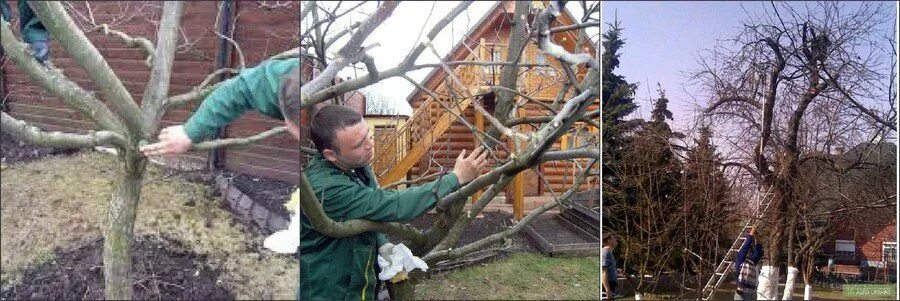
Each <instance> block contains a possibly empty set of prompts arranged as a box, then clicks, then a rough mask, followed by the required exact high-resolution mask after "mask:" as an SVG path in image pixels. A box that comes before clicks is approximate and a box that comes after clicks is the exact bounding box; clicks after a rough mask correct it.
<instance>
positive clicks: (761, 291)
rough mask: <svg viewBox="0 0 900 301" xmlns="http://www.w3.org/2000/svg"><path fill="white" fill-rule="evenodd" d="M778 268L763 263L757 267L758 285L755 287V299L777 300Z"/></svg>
mask: <svg viewBox="0 0 900 301" xmlns="http://www.w3.org/2000/svg"><path fill="white" fill-rule="evenodd" d="M778 276H779V274H778V268H777V267H774V266H771V265H764V266H762V267H761V268H760V269H759V286H757V288H756V299H758V300H778Z"/></svg>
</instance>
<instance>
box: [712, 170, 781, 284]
mask: <svg viewBox="0 0 900 301" xmlns="http://www.w3.org/2000/svg"><path fill="white" fill-rule="evenodd" d="M771 190H772V187H771V186H770V188H769V191H766V192H763V191H761V190H757V191H756V202H757V207H756V208H757V210H756V213H755V214H754V216H753V217H751V218H750V220H748V221H747V223H745V224H744V226H743V227H742V228H741V233H739V234H738V236H737V238H735V240H734V242H732V243H731V246H730V247H729V248H728V252H726V253H725V257H723V258H722V261H721V262H719V265H718V266H716V270H715V271H713V274H712V276H710V277H709V281H707V282H706V286H704V287H703V291H702V292H701V295H700V297H701V298H702V299H703V300H710V299H712V297H713V295H714V294H715V293H716V289H717V288H718V287H719V286H720V285H722V282H723V281H724V280H725V276H727V275H728V272H729V270H731V268H732V266H733V263H734V260H735V256H736V255H737V252H738V251H739V250H740V249H741V246H742V245H743V244H744V242H745V241H746V240H747V235H748V234H750V229H752V228H753V227H755V226H756V225H757V223H758V222H759V220H761V219H762V218H763V217H765V215H766V212H768V211H769V206H770V205H772V196H773V193H772V191H771ZM734 268H735V269H737V268H739V267H734Z"/></svg>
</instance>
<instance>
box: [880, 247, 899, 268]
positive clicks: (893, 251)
mask: <svg viewBox="0 0 900 301" xmlns="http://www.w3.org/2000/svg"><path fill="white" fill-rule="evenodd" d="M881 261H882V262H884V263H887V265H888V266H893V265H894V264H896V263H897V242H883V243H881Z"/></svg>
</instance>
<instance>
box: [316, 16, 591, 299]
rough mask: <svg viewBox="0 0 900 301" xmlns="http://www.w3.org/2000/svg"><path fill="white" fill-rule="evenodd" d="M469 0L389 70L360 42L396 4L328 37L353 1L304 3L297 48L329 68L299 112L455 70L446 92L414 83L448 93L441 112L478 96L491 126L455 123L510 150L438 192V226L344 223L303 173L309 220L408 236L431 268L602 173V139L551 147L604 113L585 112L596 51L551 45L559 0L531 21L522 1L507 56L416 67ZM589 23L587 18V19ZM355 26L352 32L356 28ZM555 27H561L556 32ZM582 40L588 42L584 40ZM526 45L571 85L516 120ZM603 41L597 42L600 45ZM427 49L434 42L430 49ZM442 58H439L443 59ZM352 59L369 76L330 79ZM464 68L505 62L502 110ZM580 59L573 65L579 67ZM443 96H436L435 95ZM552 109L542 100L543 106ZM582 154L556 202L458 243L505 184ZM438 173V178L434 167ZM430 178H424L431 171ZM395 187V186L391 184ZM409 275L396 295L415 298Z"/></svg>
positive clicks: (345, 230) (338, 232)
mask: <svg viewBox="0 0 900 301" xmlns="http://www.w3.org/2000/svg"><path fill="white" fill-rule="evenodd" d="M470 3H471V2H462V3H460V4H459V5H457V6H456V7H455V8H454V9H452V10H451V11H450V12H449V13H447V14H446V15H444V16H443V17H441V18H440V20H439V21H438V22H437V23H436V24H435V25H434V27H432V28H431V29H430V30H428V31H427V34H426V37H424V38H423V39H422V42H421V43H418V44H416V45H415V46H414V48H413V49H412V50H411V51H410V52H409V53H408V54H407V55H406V56H405V57H404V58H403V60H401V62H400V63H399V64H398V65H397V66H396V67H394V68H390V69H387V70H377V68H376V67H375V64H374V63H373V62H374V59H376V58H373V57H371V56H369V55H367V54H366V51H367V50H368V49H370V48H371V47H374V46H376V45H362V43H363V41H364V40H365V39H366V37H367V36H368V35H370V34H371V33H372V32H373V31H374V30H375V29H376V28H377V27H378V26H379V25H380V24H381V23H383V22H384V21H385V20H387V19H388V18H391V14H392V12H393V10H394V9H395V8H396V7H397V5H398V3H397V2H393V1H387V2H383V3H381V5H380V6H379V7H378V8H377V10H376V11H375V12H374V13H372V14H371V15H369V17H368V18H366V19H365V20H364V21H362V22H360V23H358V24H353V25H352V26H351V28H348V29H346V30H340V31H338V32H336V33H334V34H332V35H328V34H327V33H326V32H327V28H328V26H329V24H332V23H333V22H334V20H335V19H337V18H339V17H340V16H342V15H345V14H346V13H348V12H349V11H352V10H354V9H356V7H351V8H349V9H348V10H347V11H342V10H339V9H337V8H335V9H334V11H327V10H324V9H322V8H321V7H319V6H318V5H316V3H315V2H313V1H310V2H307V3H306V4H305V5H303V6H302V7H303V8H302V9H301V18H307V16H309V17H310V18H311V20H312V21H313V22H312V25H310V26H307V27H304V28H301V45H306V46H305V47H307V49H303V48H301V52H302V53H311V54H313V56H314V57H315V60H316V61H317V62H318V63H319V64H320V66H323V69H322V70H321V72H319V73H318V76H317V77H315V78H313V79H312V80H310V81H309V82H307V83H305V84H302V85H301V89H300V90H301V100H302V101H301V103H302V105H301V106H302V109H309V108H311V107H312V106H314V105H315V104H317V103H320V102H323V101H326V100H328V99H331V98H334V97H336V96H338V95H342V94H343V93H346V92H349V91H352V90H355V89H360V88H363V87H366V86H369V85H372V84H374V83H376V82H379V81H381V80H384V79H387V78H391V77H403V78H405V79H407V80H409V81H412V80H411V79H410V78H409V77H408V76H407V74H408V73H409V72H411V71H415V70H418V69H422V68H435V67H436V68H442V69H443V70H444V71H445V72H446V73H447V74H448V75H449V76H448V79H447V80H448V82H447V85H446V86H447V87H448V88H447V91H446V92H443V91H430V90H428V89H425V88H424V87H422V86H421V85H419V84H418V83H415V82H413V84H415V85H417V87H418V88H420V89H423V90H425V92H426V93H428V94H429V95H430V96H431V97H433V98H434V99H439V98H446V99H448V100H447V101H444V102H440V105H441V107H442V108H443V111H447V112H451V111H453V109H454V108H456V107H457V106H459V105H460V103H461V102H463V101H472V102H473V105H474V107H475V109H476V111H477V114H481V115H483V116H484V117H485V119H486V120H488V121H489V122H490V128H489V129H488V130H487V131H486V133H485V132H482V131H480V130H478V129H477V128H476V127H474V126H473V125H471V124H469V123H468V122H467V121H466V120H465V118H463V117H462V116H456V117H457V120H458V121H459V122H461V123H463V124H465V125H467V127H468V128H469V129H470V130H471V131H472V132H473V135H474V136H475V137H476V138H477V142H478V143H479V144H483V145H488V146H493V145H496V146H498V147H501V148H504V149H503V150H504V151H505V154H507V156H500V155H498V154H496V153H494V151H493V150H492V151H491V156H492V157H493V158H494V159H495V162H496V167H495V168H494V169H493V170H492V171H490V172H488V173H486V174H484V175H482V176H480V177H478V178H476V179H475V180H473V181H471V182H469V183H468V184H466V185H464V186H463V187H461V188H460V189H459V190H457V191H455V192H453V193H451V194H450V195H447V196H445V197H443V198H441V199H440V200H439V201H438V202H437V205H436V211H437V213H438V218H437V220H436V221H435V223H434V226H433V227H431V228H430V229H427V230H424V231H423V230H419V229H416V228H413V227H411V226H409V225H406V224H402V223H378V222H372V221H367V220H351V221H345V222H341V223H337V222H334V221H332V220H331V219H330V218H329V217H328V216H326V215H325V214H324V213H323V210H322V207H321V204H320V203H319V202H317V201H316V200H317V198H316V196H315V195H314V194H313V190H312V187H310V186H309V181H308V179H306V177H305V176H303V175H301V180H300V200H301V208H302V210H303V212H304V213H305V214H306V215H307V216H308V217H309V218H310V221H311V223H312V225H313V226H314V227H315V229H316V230H317V231H319V232H320V233H323V234H325V235H328V236H332V237H348V236H352V235H356V234H359V233H362V232H366V231H377V232H384V233H390V234H393V235H396V236H399V237H402V238H403V239H404V240H406V241H409V242H410V243H409V246H410V249H411V250H413V253H414V254H415V255H416V256H419V257H421V258H422V259H423V260H425V261H426V262H427V263H428V264H429V265H435V264H438V263H441V262H445V261H448V260H453V259H458V258H461V257H463V256H466V255H467V254H471V253H473V252H475V251H478V250H483V249H485V248H488V247H490V246H491V245H493V244H495V243H498V242H502V241H503V240H505V239H507V238H508V237H510V236H511V235H513V234H515V233H517V232H518V231H520V230H521V229H522V228H523V227H524V225H526V224H528V223H529V222H531V221H532V220H534V218H535V217H537V216H538V215H540V214H541V213H543V212H546V211H547V210H549V209H551V208H554V207H556V206H559V205H560V204H563V205H565V204H567V203H568V202H569V199H570V198H571V197H572V196H573V195H574V194H575V192H577V190H578V189H579V187H581V184H582V183H583V182H585V181H586V179H588V178H591V177H597V176H598V174H599V172H598V170H597V168H595V167H594V165H595V163H596V161H598V160H599V157H600V151H599V145H598V144H599V142H594V143H588V144H587V145H585V146H583V147H579V148H577V149H571V150H553V149H552V147H553V143H554V142H555V141H558V140H559V139H560V137H561V136H562V135H564V134H565V133H567V132H570V131H577V130H578V129H579V128H582V126H576V125H577V124H582V123H593V124H596V122H595V121H593V120H591V118H596V116H599V110H597V112H596V113H594V112H588V111H587V108H588V106H590V105H592V104H594V103H596V102H597V101H598V99H599V94H600V91H599V88H598V87H599V83H600V82H599V61H598V60H597V58H596V57H595V56H594V55H592V54H585V53H574V54H573V53H569V52H568V51H566V50H564V49H563V48H562V47H561V46H559V45H556V44H555V43H553V42H552V41H553V40H552V39H551V36H552V35H553V34H555V33H554V32H552V31H553V29H551V28H550V25H551V24H552V22H553V20H554V19H555V18H556V17H557V16H559V14H560V10H561V9H562V6H560V4H559V3H557V2H551V3H550V4H549V5H548V6H547V7H545V8H543V9H541V10H540V11H539V13H538V14H536V17H535V20H534V22H532V23H527V22H525V20H527V19H526V18H525V16H526V14H527V13H528V11H529V10H531V2H527V1H520V2H517V3H516V8H515V12H514V13H513V17H512V18H511V19H510V20H509V21H510V22H512V23H513V29H512V34H511V37H510V41H511V42H510V46H509V48H508V52H507V54H508V55H507V58H509V59H508V60H507V61H505V62H503V61H492V62H482V61H468V60H467V61H454V62H445V61H441V62H439V63H437V64H422V65H417V64H416V60H417V59H418V58H419V56H420V55H421V54H422V53H423V52H424V51H426V50H430V51H431V52H432V53H433V54H434V55H437V53H436V51H435V50H434V48H433V47H432V46H431V41H432V40H433V39H434V38H435V37H436V36H437V34H438V33H439V32H441V30H442V29H443V28H444V27H445V26H446V25H448V24H449V23H450V22H451V21H452V20H453V19H454V18H455V17H456V16H457V15H459V14H460V13H462V12H463V11H465V9H466V8H467V7H468V6H469V4H470ZM592 5H593V6H590V8H591V9H592V10H595V8H596V11H597V12H599V5H597V4H592ZM320 10H322V11H323V12H324V13H325V14H326V15H327V16H328V17H327V18H325V19H320V18H319V17H318V15H319V11H320ZM588 20H590V19H588ZM595 25H596V24H592V23H582V24H577V25H576V26H569V27H568V28H566V29H565V30H582V29H583V28H584V27H586V26H595ZM351 31H352V33H350V32H351ZM557 32H562V30H559V31H557ZM347 34H350V37H349V39H348V40H347V42H346V43H345V44H344V45H342V46H340V48H338V50H337V51H336V52H335V53H336V55H334V56H333V57H332V56H326V54H327V53H330V51H331V50H329V49H330V47H331V46H332V44H333V43H334V41H337V40H338V39H339V38H340V37H342V36H344V35H347ZM584 42H585V43H592V42H590V41H588V40H585V41H584ZM528 43H534V44H536V45H538V46H539V47H540V49H541V50H542V51H544V52H545V53H547V54H548V55H549V56H551V57H553V58H554V59H556V60H558V61H559V62H560V63H561V65H562V66H563V68H564V70H563V71H564V72H565V74H566V82H567V86H568V87H570V88H571V89H572V90H573V91H572V93H568V92H567V91H563V92H561V93H560V94H559V95H558V97H557V101H556V102H554V104H553V105H552V106H548V110H547V111H546V112H547V115H546V116H536V117H537V118H529V119H519V118H516V119H510V118H509V113H510V112H512V111H514V110H516V109H517V107H520V106H523V105H524V104H525V103H528V102H529V101H527V99H528V97H527V95H526V96H523V95H520V94H521V93H518V92H516V91H517V89H516V82H517V78H518V77H519V76H520V73H519V70H520V69H519V68H520V67H521V66H522V65H527V64H520V63H519V60H520V59H521V57H522V55H521V54H522V53H523V50H524V48H525V46H526V45H528ZM594 46H595V48H598V47H599V45H594ZM426 48H429V49H426ZM438 57H439V56H438ZM354 64H362V65H364V66H365V69H366V71H367V72H368V74H366V75H364V76H361V77H358V78H355V79H351V80H348V81H345V82H342V83H338V84H335V83H334V81H333V80H334V78H335V76H336V75H337V73H338V71H340V70H341V69H343V68H345V67H348V66H352V65H354ZM462 65H479V66H499V67H500V73H501V74H502V76H501V79H500V85H496V86H494V85H492V86H490V90H491V91H492V93H496V95H497V96H498V98H497V99H498V102H497V108H498V109H496V110H495V112H494V113H493V114H489V113H488V112H487V111H486V110H485V109H484V108H483V107H482V105H481V104H480V103H478V102H479V100H480V98H481V97H480V95H473V92H472V91H471V90H470V89H469V87H466V86H465V85H464V84H463V83H462V81H461V80H460V79H459V78H457V76H456V75H455V74H454V72H453V70H452V69H451V68H452V67H456V66H462ZM573 66H575V67H573ZM575 68H584V69H585V72H586V75H585V76H584V78H583V80H580V81H579V80H577V79H576V74H577V73H576V72H579V71H580V70H582V69H575ZM439 92H440V93H446V97H444V96H443V95H441V96H438V95H437V94H436V93H439ZM544 105H545V106H546V104H544ZM516 125H530V126H533V127H534V129H535V130H534V131H533V132H530V133H527V134H526V133H523V132H521V131H520V130H517V129H516V128H515V127H514V126H516ZM502 137H507V139H509V140H513V141H515V142H514V143H513V147H509V146H507V145H506V144H505V143H498V142H500V139H502ZM577 159H581V161H583V160H584V159H593V160H592V161H590V162H589V163H587V164H585V165H581V169H580V171H579V172H578V174H579V175H578V176H577V179H576V180H575V183H574V186H573V187H572V188H571V189H568V190H567V191H565V192H563V193H561V194H557V195H556V196H557V201H556V202H551V203H548V204H546V205H543V206H541V207H539V208H537V209H535V210H534V211H532V212H531V213H530V214H528V215H527V216H526V217H524V218H523V219H522V220H521V221H519V222H517V223H516V224H515V225H513V226H512V227H511V228H509V229H507V230H504V231H502V232H500V233H496V234H493V235H491V236H488V237H486V238H484V239H481V240H479V241H476V242H473V243H471V244H469V245H466V246H462V247H459V248H456V247H455V246H456V244H457V243H458V241H459V237H460V235H461V233H462V231H463V229H465V228H466V226H468V225H469V223H471V222H472V220H474V218H475V217H476V216H477V215H478V213H479V212H480V211H481V210H483V209H484V208H485V207H486V206H487V204H488V203H489V202H490V201H491V200H492V199H493V198H494V197H496V196H497V195H498V194H499V193H500V192H501V191H503V189H504V188H505V187H506V186H507V185H509V184H510V183H511V182H512V180H513V178H514V177H515V175H516V174H518V173H520V172H522V171H525V170H527V169H532V168H534V167H535V166H537V165H539V164H541V163H543V162H548V161H563V160H575V161H576V162H581V161H579V160H577ZM435 176H438V177H439V176H441V174H437V175H435ZM427 177H428V176H425V177H423V178H427ZM421 180H422V179H414V180H412V181H409V182H410V183H415V182H418V181H421ZM388 186H394V185H388ZM479 190H484V193H483V194H481V196H480V197H479V198H477V199H476V200H474V203H473V204H472V205H471V207H470V209H468V210H465V204H466V200H467V199H468V198H469V197H470V196H472V195H473V194H475V193H476V192H477V191H479ZM412 276H413V277H411V280H409V281H403V282H400V283H397V284H395V287H397V288H398V290H397V291H398V294H399V297H398V298H400V299H413V298H414V297H415V295H414V294H415V284H416V283H417V281H418V280H417V279H418V278H419V277H418V276H416V275H415V274H414V275H412Z"/></svg>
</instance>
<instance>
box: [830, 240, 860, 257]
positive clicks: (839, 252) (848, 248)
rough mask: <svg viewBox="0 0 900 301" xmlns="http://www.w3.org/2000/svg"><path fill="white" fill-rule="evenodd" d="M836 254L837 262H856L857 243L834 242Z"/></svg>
mask: <svg viewBox="0 0 900 301" xmlns="http://www.w3.org/2000/svg"><path fill="white" fill-rule="evenodd" d="M834 253H835V255H836V256H835V257H836V258H835V259H837V260H855V259H856V242H854V241H852V240H840V239H836V240H834Z"/></svg>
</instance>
